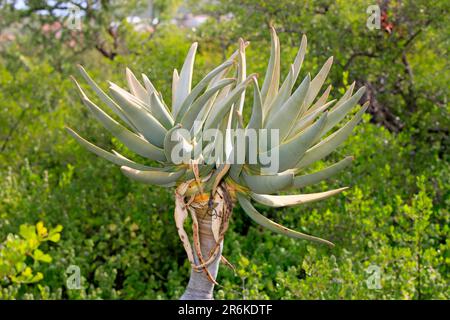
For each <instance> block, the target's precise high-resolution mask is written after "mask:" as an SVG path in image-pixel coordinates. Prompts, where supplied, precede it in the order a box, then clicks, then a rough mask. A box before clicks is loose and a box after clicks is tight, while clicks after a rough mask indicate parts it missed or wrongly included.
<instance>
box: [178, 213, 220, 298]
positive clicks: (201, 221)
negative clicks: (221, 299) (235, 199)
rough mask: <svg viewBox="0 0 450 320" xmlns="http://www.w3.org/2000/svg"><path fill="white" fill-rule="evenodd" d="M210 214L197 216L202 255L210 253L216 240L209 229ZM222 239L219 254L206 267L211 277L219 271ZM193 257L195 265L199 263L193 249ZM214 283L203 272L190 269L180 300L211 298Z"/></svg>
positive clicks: (205, 255)
mask: <svg viewBox="0 0 450 320" xmlns="http://www.w3.org/2000/svg"><path fill="white" fill-rule="evenodd" d="M211 218H212V217H211V215H209V214H204V215H203V216H202V215H199V216H198V217H197V220H198V228H199V235H200V247H201V252H202V255H203V256H204V257H208V256H209V255H210V252H211V250H214V249H215V247H216V241H215V239H214V235H213V233H212V229H211ZM222 248H223V241H221V243H220V249H219V254H218V255H217V256H216V258H215V259H214V261H213V262H212V263H211V264H210V265H209V266H208V267H207V269H208V271H209V273H210V275H211V276H212V277H213V279H216V277H217V273H218V271H219V264H220V260H221V259H220V257H221V255H222ZM194 259H195V263H196V264H197V265H199V264H200V261H199V258H198V256H197V254H196V253H195V251H194ZM213 291H214V283H213V282H211V281H210V280H209V279H208V277H207V275H206V274H205V272H203V271H200V272H198V271H196V270H194V269H191V276H190V279H189V283H188V286H187V288H186V291H185V292H184V294H183V295H182V296H181V298H180V300H213V299H214V297H213Z"/></svg>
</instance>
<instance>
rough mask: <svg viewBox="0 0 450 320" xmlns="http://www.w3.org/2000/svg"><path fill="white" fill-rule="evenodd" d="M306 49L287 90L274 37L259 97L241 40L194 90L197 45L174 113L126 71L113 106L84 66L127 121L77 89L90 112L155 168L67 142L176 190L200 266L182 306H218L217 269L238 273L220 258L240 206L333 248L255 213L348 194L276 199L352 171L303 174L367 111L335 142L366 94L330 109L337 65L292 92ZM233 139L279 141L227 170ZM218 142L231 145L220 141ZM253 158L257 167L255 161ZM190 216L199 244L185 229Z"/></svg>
mask: <svg viewBox="0 0 450 320" xmlns="http://www.w3.org/2000/svg"><path fill="white" fill-rule="evenodd" d="M306 43H307V41H306V36H303V37H302V40H301V44H300V48H299V50H298V53H297V55H296V57H295V60H294V62H293V64H292V65H291V67H290V70H289V73H288V74H287V76H286V77H285V79H284V81H283V82H282V83H281V82H280V42H279V39H278V36H277V34H276V32H275V29H274V28H271V55H270V59H269V62H268V66H267V71H266V74H265V77H264V81H263V83H262V86H261V88H260V87H259V84H258V81H257V76H256V75H255V74H250V75H248V76H247V74H246V60H245V48H246V46H247V45H248V43H247V42H244V41H243V40H242V39H240V40H239V48H238V50H237V51H236V52H234V53H233V54H232V55H231V56H230V57H229V59H228V60H227V61H225V62H224V63H222V64H221V65H219V66H218V67H216V68H215V69H213V70H212V71H211V72H209V73H208V74H207V75H206V76H205V77H204V78H203V79H202V80H201V81H199V82H198V83H197V84H196V85H195V86H194V87H193V88H191V87H192V85H191V84H192V74H193V66H194V59H195V54H196V50H197V43H194V44H193V45H192V46H191V48H190V50H189V52H188V54H187V57H186V59H185V61H184V64H183V66H182V68H181V71H180V73H179V74H178V72H177V70H176V69H175V70H174V73H173V81H172V99H171V108H169V107H168V106H167V105H166V103H165V102H164V100H163V97H162V95H161V93H160V92H158V91H157V90H156V89H155V87H154V86H153V84H152V82H151V81H150V80H149V78H148V77H147V76H145V75H142V81H143V82H142V83H143V84H142V83H141V82H140V81H139V80H138V79H137V78H136V76H135V75H134V74H133V73H132V72H131V71H130V70H129V69H127V70H126V80H127V83H128V90H126V89H123V88H121V87H119V86H118V85H116V84H114V83H110V85H109V93H110V96H111V97H110V96H109V95H107V94H106V93H105V92H104V91H103V90H102V89H101V88H100V87H99V86H98V85H97V84H96V83H95V82H94V81H93V80H92V79H91V78H90V76H89V75H88V73H87V72H86V71H85V70H84V69H83V67H81V66H79V69H80V72H81V75H82V76H83V78H84V79H85V80H86V82H87V83H88V84H89V85H90V87H91V88H92V89H93V90H94V91H95V93H96V94H97V96H98V97H99V98H100V100H101V101H102V102H103V103H104V104H105V105H106V106H108V107H109V108H110V109H111V111H112V112H114V113H115V114H116V115H117V117H118V118H119V119H118V120H115V119H113V118H112V117H111V116H110V115H108V114H107V113H106V112H105V111H103V110H102V109H101V108H100V107H98V106H97V105H95V104H94V103H93V102H92V101H91V100H90V99H89V98H88V97H87V95H86V94H85V92H84V91H83V89H82V88H81V87H80V86H79V85H78V83H77V82H76V80H75V79H73V80H74V81H75V83H76V86H77V87H78V89H79V92H80V95H81V99H82V101H83V103H84V104H85V105H86V106H87V108H88V109H89V110H90V111H91V112H92V114H93V115H94V117H95V118H97V120H98V121H100V122H101V124H102V125H103V126H104V127H105V128H106V129H107V130H108V131H109V132H110V133H111V134H113V135H114V136H115V137H116V138H117V139H118V140H120V141H121V142H122V143H123V144H124V145H125V146H126V147H127V148H129V149H130V150H131V151H133V152H135V153H137V154H138V155H140V156H142V157H144V158H148V159H150V160H153V161H154V162H155V163H157V166H155V167H150V166H147V165H143V164H139V163H137V162H135V161H132V160H130V159H127V158H126V157H124V156H123V155H121V154H119V153H118V152H116V151H114V150H113V151H112V152H108V151H105V150H103V149H101V148H99V147H97V146H95V145H93V144H91V143H90V142H88V141H87V140H85V139H83V138H82V137H81V136H79V135H78V134H77V133H76V132H74V131H73V130H71V129H69V128H67V130H68V132H69V133H70V134H71V135H72V136H73V137H74V138H75V139H76V140H77V141H78V142H79V143H80V144H81V145H83V146H84V147H86V148H87V149H88V150H89V151H91V152H93V153H95V154H97V155H98V156H100V157H103V158H105V159H106V160H108V161H111V162H113V163H115V164H117V165H119V166H121V170H122V172H123V173H124V174H125V175H126V176H127V177H129V178H130V179H133V180H136V181H138V182H142V183H148V184H154V185H158V186H163V187H173V188H175V213H174V219H175V223H176V227H177V230H178V233H179V236H180V239H181V241H182V243H183V246H184V248H185V250H186V253H187V257H188V259H189V262H190V264H191V266H192V271H191V278H190V281H189V285H188V288H187V290H186V292H185V294H184V295H183V297H182V298H190V299H192V298H203V299H205V298H211V297H212V291H213V288H214V284H216V281H215V278H216V275H217V272H218V262H219V261H222V262H224V263H225V264H227V265H229V266H231V267H232V265H231V264H230V263H229V262H228V261H227V260H226V259H225V258H224V257H223V256H222V244H223V239H224V236H225V233H226V231H227V228H228V224H229V221H230V217H231V213H232V209H233V206H234V204H235V203H236V202H239V204H240V205H241V207H242V208H243V210H244V211H245V212H246V213H247V214H248V216H249V217H250V218H251V219H253V220H254V221H255V222H256V223H258V224H260V225H261V226H263V227H266V228H268V229H270V230H272V231H274V232H276V233H280V234H284V235H286V236H289V237H293V238H299V239H306V240H312V241H316V242H319V243H323V244H326V245H330V246H332V245H333V244H332V243H331V242H329V241H327V240H324V239H320V238H317V237H314V236H311V235H307V234H303V233H300V232H298V231H294V230H291V229H288V228H286V227H284V226H282V225H280V224H278V223H276V222H274V221H271V220H269V219H268V218H266V217H265V216H264V215H262V214H261V213H259V212H258V211H257V210H256V209H255V208H254V206H253V205H252V203H251V200H253V201H255V202H258V203H261V204H263V205H266V206H270V207H284V206H292V205H297V204H303V203H307V202H312V201H318V200H322V199H325V198H327V197H330V196H332V195H335V194H337V193H340V192H342V191H343V190H345V189H346V188H340V189H336V190H331V191H325V192H321V193H313V194H296V195H278V193H280V192H283V193H284V191H287V190H290V189H300V188H303V187H305V186H308V185H312V184H315V183H318V182H320V181H322V180H324V179H327V178H329V177H331V176H332V175H334V174H336V173H337V172H339V171H341V170H343V169H344V168H346V167H347V166H348V165H349V164H350V163H351V162H352V157H346V158H344V159H343V160H341V161H339V162H337V163H335V164H333V165H331V166H329V167H327V168H325V169H323V170H320V171H318V172H314V173H309V174H304V173H302V172H303V171H304V169H305V168H306V167H308V166H310V165H311V164H313V163H315V162H316V161H318V160H321V159H323V158H324V157H326V156H327V155H329V154H330V153H331V152H333V151H334V150H335V149H336V148H337V147H338V146H339V145H340V144H341V143H342V142H343V141H344V140H345V139H346V138H347V137H348V136H349V135H350V134H351V132H352V130H353V128H354V127H355V126H356V125H357V123H358V122H359V121H360V119H361V117H362V115H363V113H364V112H365V111H366V109H367V107H368V103H365V104H364V105H363V106H362V107H359V110H358V111H357V113H356V114H355V115H354V116H353V118H351V119H350V120H349V121H348V122H346V123H345V124H343V125H342V126H341V127H340V128H339V129H338V130H335V131H333V132H331V131H332V130H333V128H334V127H335V126H336V124H338V123H340V122H341V121H342V120H343V119H344V118H345V116H346V115H347V114H348V113H349V112H350V111H352V110H353V109H354V107H355V105H357V103H358V101H359V100H360V99H361V97H362V95H363V93H364V90H365V89H364V88H360V89H359V90H358V91H357V92H356V93H355V94H353V89H354V86H355V84H354V83H353V84H352V85H351V86H350V87H349V88H348V90H347V91H346V92H345V94H344V95H343V96H342V97H341V98H340V99H339V100H338V101H336V100H332V101H327V100H328V96H329V94H330V91H331V86H329V87H328V88H326V89H325V90H324V91H323V92H322V93H321V95H320V96H319V97H318V95H319V93H320V92H321V88H322V86H323V83H324V81H325V79H326V77H327V75H328V72H329V70H330V67H331V65H332V61H333V59H332V58H329V59H328V60H327V61H326V62H325V64H324V65H323V67H322V68H321V69H320V71H319V72H318V73H317V75H316V76H315V77H314V78H312V79H311V76H310V75H309V74H306V76H305V77H304V78H303V80H301V81H300V84H299V85H298V86H297V87H296V88H294V86H295V83H296V82H297V78H298V76H299V74H300V69H301V66H302V63H303V59H304V57H305V52H306ZM229 74H232V76H233V77H229V76H228V75H229ZM249 87H250V88H252V89H253V105H252V111H251V116H250V120H249V121H248V123H247V124H245V123H244V119H243V107H244V99H245V91H246V89H247V88H249ZM208 129H214V130H215V132H217V134H218V135H216V136H215V139H212V141H211V140H210V141H208V142H209V143H206V145H205V146H203V143H200V142H202V140H203V139H202V133H203V132H204V131H205V130H208ZM231 129H241V130H242V131H243V132H244V133H247V132H250V131H251V130H254V131H255V132H257V135H256V137H257V138H259V139H261V138H262V133H261V132H264V131H262V130H261V129H267V130H269V131H270V130H275V131H276V132H277V134H278V139H275V140H273V141H272V140H270V141H269V140H267V141H266V142H265V146H264V148H263V147H261V146H260V145H259V147H258V148H256V149H250V148H249V147H248V146H246V147H245V149H244V152H243V153H244V154H240V156H241V159H243V160H244V161H240V162H237V161H228V160H230V159H235V157H236V156H237V155H236V150H237V143H238V142H237V140H236V138H235V137H234V136H232V134H231V132H232V130H231ZM330 132H331V133H330ZM219 135H222V136H223V137H224V139H222V140H221V139H218V136H219ZM213 150H214V152H213ZM217 150H219V151H221V152H217ZM175 151H177V152H175ZM180 151H181V152H182V153H183V154H184V155H186V154H187V155H188V156H187V157H186V156H184V157H183V158H182V160H183V161H180V159H178V158H176V157H175V156H174V155H179V154H180ZM275 151H276V152H275ZM272 152H273V153H274V154H276V155H278V156H277V159H276V160H277V161H278V165H277V168H276V170H273V168H272V169H271V170H272V171H270V170H268V169H267V163H263V162H262V161H261V159H262V158H263V157H264V156H265V157H268V156H269V155H270V154H271V153H272ZM252 153H256V154H252ZM233 157H234V158H233ZM252 157H253V158H254V159H256V162H255V161H253V162H252V161H250V159H251V158H252ZM206 159H209V161H206ZM211 160H212V161H211ZM189 215H190V217H191V224H192V238H193V242H192V243H191V241H190V240H189V236H188V234H187V232H186V231H185V228H184V224H185V222H186V219H187V218H188V216H189Z"/></svg>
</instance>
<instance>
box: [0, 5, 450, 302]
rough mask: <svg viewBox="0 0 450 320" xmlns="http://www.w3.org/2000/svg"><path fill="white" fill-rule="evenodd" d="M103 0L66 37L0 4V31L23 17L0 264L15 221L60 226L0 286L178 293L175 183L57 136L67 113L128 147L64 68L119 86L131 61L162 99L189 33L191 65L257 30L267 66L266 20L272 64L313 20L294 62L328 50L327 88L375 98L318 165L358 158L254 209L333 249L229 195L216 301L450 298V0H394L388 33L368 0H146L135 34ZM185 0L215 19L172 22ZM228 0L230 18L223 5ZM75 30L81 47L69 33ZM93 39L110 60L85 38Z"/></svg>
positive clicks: (77, 124)
mask: <svg viewBox="0 0 450 320" xmlns="http://www.w3.org/2000/svg"><path fill="white" fill-rule="evenodd" d="M105 3H109V2H108V1H106V2H105ZM111 3H114V4H115V6H111V7H104V8H103V10H102V11H101V12H97V11H94V12H93V15H94V16H95V17H96V19H94V20H92V21H94V23H91V24H90V27H89V28H85V29H83V31H82V32H80V33H79V34H75V35H74V34H73V33H71V31H70V30H67V29H64V28H63V29H62V36H61V37H60V38H56V37H54V36H52V35H50V36H49V35H48V34H44V33H43V32H41V31H40V29H39V26H40V25H41V24H42V23H50V22H52V20H51V19H53V18H54V19H55V21H56V20H58V19H61V16H56V17H52V16H46V17H42V16H41V15H39V14H37V13H36V12H33V11H32V10H30V12H28V13H26V14H27V15H26V16H25V17H26V18H27V19H28V20H23V19H24V17H23V15H25V13H23V12H22V11H23V10H22V11H21V10H13V8H11V7H9V6H8V4H6V3H3V2H1V1H0V14H1V15H2V17H4V19H3V20H2V22H0V35H1V34H2V33H5V32H7V31H8V30H11V29H12V30H14V28H18V27H20V26H24V25H26V26H27V28H23V29H21V30H22V31H21V32H19V33H16V34H15V40H13V41H7V42H0V110H1V113H0V269H1V267H2V265H1V261H2V260H1V255H2V252H3V251H2V250H4V247H5V244H6V238H7V235H8V234H19V232H20V231H19V226H20V225H22V224H30V225H35V224H36V223H37V222H38V221H43V222H44V223H45V225H46V226H47V225H48V226H57V225H62V226H63V227H64V229H63V231H62V232H61V239H60V241H59V242H58V243H50V242H49V243H44V244H42V246H43V248H44V249H45V252H46V253H48V254H49V255H50V256H51V262H49V263H42V264H40V263H39V261H33V260H30V259H31V257H28V256H26V257H25V260H26V261H28V262H29V264H30V265H32V266H33V271H36V272H41V273H42V274H43V279H42V280H41V281H39V282H38V283H20V282H19V283H18V282H14V281H12V280H11V278H10V277H8V276H4V277H3V278H0V288H1V291H0V298H1V299H80V298H85V299H97V298H102V299H176V298H178V297H179V296H180V295H181V294H182V292H183V291H184V287H185V285H186V283H187V279H188V274H189V265H188V263H187V261H186V257H185V253H184V250H183V248H182V246H181V244H180V242H179V239H178V235H177V233H176V232H175V225H174V222H173V219H172V217H173V214H172V212H173V197H172V194H171V192H170V190H166V189H162V188H157V187H148V186H144V185H140V184H137V183H133V182H131V181H129V180H128V179H127V178H125V177H124V176H122V175H121V174H120V172H119V169H118V168H117V167H115V166H113V165H111V164H109V163H107V162H106V161H102V160H100V159H98V158H97V157H95V156H94V155H92V154H90V153H88V152H87V151H86V150H84V149H82V148H81V147H80V146H79V145H78V144H77V143H76V142H75V141H74V140H73V139H71V138H70V137H69V136H68V135H67V134H66V133H65V131H64V126H65V125H70V126H71V127H74V128H77V129H78V131H79V132H81V133H83V135H84V136H85V137H89V139H91V140H92V141H93V142H94V143H96V144H99V145H102V146H105V147H108V148H115V149H117V150H120V152H121V153H123V154H125V155H127V157H128V156H129V157H130V158H133V157H134V158H136V156H134V155H133V154H131V153H130V152H129V151H127V150H126V149H125V148H124V147H123V146H121V145H120V143H119V142H118V141H116V140H114V139H112V138H111V137H110V136H109V135H108V134H107V133H106V132H105V131H104V130H103V129H102V128H101V127H100V125H99V124H97V122H96V121H94V119H93V118H92V117H90V115H89V113H88V111H87V110H86V109H85V108H83V106H82V104H81V103H80V101H79V100H78V96H77V93H76V91H75V88H74V87H73V85H72V83H71V82H70V80H69V75H71V74H73V75H77V74H76V71H75V65H76V63H81V64H83V65H84V66H85V67H86V69H87V70H89V71H90V73H91V74H92V75H93V77H94V78H95V79H98V80H99V82H100V83H102V84H103V85H104V86H106V81H107V80H111V81H113V82H116V83H118V84H120V85H124V68H125V67H126V66H128V67H130V68H131V69H132V70H133V71H135V72H138V73H139V72H144V73H146V74H147V75H149V76H150V78H151V79H152V81H153V82H154V84H155V85H156V86H157V88H159V90H161V91H162V93H163V96H164V97H165V99H166V101H168V102H170V83H171V76H172V70H173V68H180V66H181V64H182V61H183V59H184V56H185V54H186V52H187V49H188V48H189V45H190V43H191V42H192V41H194V40H198V41H199V42H200V47H199V54H198V57H197V59H196V62H195V77H197V78H196V79H194V80H198V79H199V78H200V77H201V76H202V75H204V74H205V72H206V71H207V70H209V69H211V68H212V67H213V66H215V65H216V64H217V63H219V62H220V61H221V60H222V59H223V58H224V57H225V56H226V55H228V54H229V53H230V52H232V51H233V50H234V49H235V47H236V43H237V39H238V37H239V36H242V37H243V38H245V39H246V40H247V39H248V40H250V41H251V45H250V47H249V48H248V58H247V59H248V64H249V66H248V69H249V70H251V71H252V72H259V73H263V72H264V69H265V64H266V61H267V59H268V55H269V47H268V43H269V33H268V28H267V26H268V25H269V24H270V23H272V24H274V26H275V27H276V28H277V30H278V31H279V34H280V38H281V47H282V56H283V60H282V67H283V71H284V73H283V74H286V70H287V68H288V67H289V63H288V62H289V61H291V59H292V57H293V56H294V55H295V52H296V50H297V47H298V45H299V42H300V35H301V33H306V34H307V36H308V46H309V49H308V54H307V58H306V60H305V64H304V66H303V68H302V73H305V72H307V71H308V72H311V73H312V74H314V73H315V72H317V71H318V70H319V68H320V67H321V65H322V64H323V62H324V61H325V60H326V59H327V58H328V56H330V55H334V56H335V61H336V64H335V65H334V67H333V69H332V73H331V76H330V78H331V79H330V80H328V83H332V84H333V85H334V89H333V91H332V95H333V96H334V97H336V96H338V95H340V94H342V93H343V90H344V89H345V87H346V86H348V85H349V84H350V82H351V81H353V80H354V79H355V80H357V81H358V85H362V84H366V85H367V84H370V85H372V87H373V90H372V91H373V92H374V93H373V96H372V98H375V99H376V101H377V102H376V103H377V104H376V105H375V104H374V106H373V108H372V109H371V110H372V111H371V114H367V115H365V117H364V121H363V123H362V124H361V125H359V126H358V127H357V129H356V132H355V134H354V135H353V136H352V137H351V138H350V139H349V140H348V141H347V142H346V143H345V144H344V145H343V146H342V147H341V148H340V149H338V151H337V152H335V153H334V154H333V155H332V156H330V157H329V159H327V161H325V162H323V163H319V164H318V165H317V167H316V168H312V169H311V170H313V169H317V168H318V167H321V166H326V163H328V162H331V161H333V160H340V159H342V158H343V157H344V156H346V155H354V156H355V161H354V164H353V166H352V167H351V168H350V169H349V170H347V171H346V172H345V173H342V174H340V175H339V176H337V177H335V178H334V179H332V180H329V181H326V182H322V183H321V184H320V185H316V186H314V187H308V188H305V190H302V191H303V192H305V193H308V192H316V191H322V190H326V189H332V188H336V187H339V186H351V189H349V190H348V191H347V192H345V193H344V194H343V195H339V196H335V197H333V198H331V199H328V200H326V201H323V202H320V203H313V204H308V205H303V206H299V207H296V208H289V209H278V210H276V209H267V208H262V207H261V208H258V209H261V210H262V211H263V212H264V213H265V214H266V215H267V216H268V217H271V218H273V219H274V220H276V221H280V222H282V223H283V224H285V225H286V226H289V227H291V228H293V229H297V230H300V231H302V232H306V233H311V234H314V235H318V236H320V237H323V238H326V239H330V240H332V241H333V242H334V243H336V247H335V248H333V249H329V248H325V247H323V246H319V245H314V244H310V243H306V242H304V241H299V240H294V239H289V238H285V237H282V236H279V235H275V234H273V233H271V232H270V231H266V230H262V229H261V228H260V227H258V226H256V225H254V224H253V223H252V222H251V221H250V219H248V218H247V217H246V216H245V215H244V214H243V212H242V211H241V209H240V208H239V207H237V208H235V210H234V213H233V216H232V223H231V226H230V230H229V231H228V234H227V237H226V239H225V247H224V255H225V256H226V257H227V258H228V260H229V261H230V262H231V263H233V264H234V265H235V266H236V268H237V272H236V274H234V273H233V272H232V271H231V270H229V269H227V268H226V267H223V266H222V267H221V269H220V272H219V277H218V282H219V283H220V284H221V286H220V287H217V288H216V298H219V299H448V298H449V296H450V294H449V289H448V288H449V284H450V283H449V279H450V277H449V271H450V240H449V235H450V215H449V207H450V197H449V195H450V191H449V190H450V188H449V186H450V182H449V178H450V173H449V156H448V153H449V149H448V146H449V128H450V117H449V106H448V89H449V66H448V48H449V38H448V31H449V23H448V19H447V20H446V19H444V17H446V16H447V17H448V13H449V12H448V11H449V6H448V2H447V1H432V3H430V2H429V1H389V3H390V4H389V6H388V7H387V8H386V12H387V17H388V21H391V22H392V24H393V30H392V31H391V32H390V33H389V32H388V30H387V29H381V30H368V29H367V28H366V25H365V24H366V20H367V16H368V14H367V13H366V8H367V6H368V5H370V4H372V3H369V2H368V1H356V2H353V1H352V2H350V1H325V0H321V1H300V0H297V1H288V0H277V1H272V0H245V1H232V2H231V1H217V2H214V4H211V3H210V2H209V1H201V2H198V1H191V2H189V1H188V2H186V3H181V2H180V1H169V2H166V3H165V2H164V1H157V2H156V5H157V9H158V10H159V11H158V10H157V11H158V12H159V14H160V17H161V21H160V22H159V24H158V25H157V26H155V30H154V32H153V33H152V34H151V35H149V34H148V33H142V32H136V31H135V30H134V28H133V26H132V25H130V24H128V23H127V22H126V21H125V20H119V21H122V22H121V24H120V26H119V28H118V30H117V34H118V39H119V40H118V45H117V46H115V45H114V43H113V42H112V41H113V40H112V38H111V37H110V34H109V33H108V26H109V22H110V21H117V19H122V18H123V17H125V16H127V14H130V12H134V11H136V10H137V11H138V10H139V9H140V8H141V7H140V6H142V4H140V2H139V1H135V2H132V4H133V5H131V3H130V4H129V5H127V6H122V7H121V6H120V5H117V2H114V1H112V2H111ZM180 4H181V5H182V6H183V8H184V9H185V10H186V8H188V9H189V10H190V11H193V12H194V13H196V12H200V13H206V14H209V16H210V19H209V20H208V22H207V23H205V24H204V25H201V26H200V27H199V28H197V29H195V30H190V29H186V28H179V27H177V26H175V25H173V24H171V23H169V20H170V19H171V17H172V16H173V14H174V12H176V7H178V6H179V5H180ZM384 6H385V3H384V2H383V3H382V8H385V7H384ZM133 10H134V11H133ZM142 10H143V9H142ZM230 12H231V13H232V16H233V18H231V19H230V18H228V19H225V18H223V17H224V16H225V15H226V14H227V13H230ZM119 13H120V14H119ZM227 16H228V17H230V15H227ZM45 19H48V21H47V20H45ZM43 20H44V21H43ZM32 22H33V23H36V24H33V23H32ZM36 25H37V26H38V27H35V26H36ZM383 28H387V27H386V25H384V27H383ZM416 33H417V35H416ZM73 37H75V39H77V42H76V45H75V46H74V47H73V46H69V45H67V43H68V41H69V40H70V39H72V38H73ZM411 38H412V39H411ZM99 39H100V40H101V43H102V46H104V48H106V49H107V50H113V51H114V52H115V55H114V57H112V58H111V57H106V56H105V55H104V54H101V52H100V51H99V50H98V48H97V49H96V45H97V46H98V42H99V41H100V40H99ZM111 52H112V51H111ZM305 70H306V71H305ZM300 78H301V77H300ZM3 241H5V242H3ZM2 242H3V244H1V243H2ZM44 249H43V250H44ZM27 259H28V260H27ZM47 260H48V259H47ZM70 265H77V266H79V267H80V270H81V275H82V281H81V285H82V289H81V290H73V289H68V288H67V286H66V280H67V277H68V275H67V274H66V273H65V271H66V269H67V268H68V267H69V266H70ZM371 265H375V266H377V267H379V269H380V271H381V273H380V281H381V282H380V284H381V288H379V289H373V288H372V289H371V288H369V287H370V286H369V287H368V284H367V280H370V279H371V274H370V273H368V272H367V269H368V268H369V266H371ZM372 276H373V275H372ZM369 282H370V281H369Z"/></svg>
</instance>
